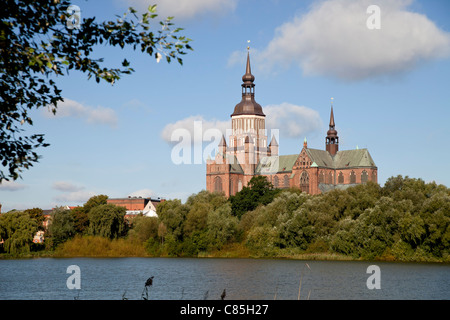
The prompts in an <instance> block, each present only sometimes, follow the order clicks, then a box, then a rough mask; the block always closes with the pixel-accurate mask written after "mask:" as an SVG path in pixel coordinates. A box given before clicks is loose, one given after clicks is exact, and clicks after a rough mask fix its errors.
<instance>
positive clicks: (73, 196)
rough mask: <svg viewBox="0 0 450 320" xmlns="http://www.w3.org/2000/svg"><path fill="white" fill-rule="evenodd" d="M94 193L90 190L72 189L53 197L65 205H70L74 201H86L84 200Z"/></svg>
mask: <svg viewBox="0 0 450 320" xmlns="http://www.w3.org/2000/svg"><path fill="white" fill-rule="evenodd" d="M95 195H96V193H95V192H92V191H84V190H79V191H73V192H66V193H63V194H60V195H57V196H55V197H54V198H53V199H54V200H56V201H58V202H59V203H63V204H65V205H71V204H74V203H86V201H88V200H89V198H91V197H93V196H95Z"/></svg>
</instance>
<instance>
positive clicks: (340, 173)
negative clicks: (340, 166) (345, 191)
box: [338, 171, 344, 184]
mask: <svg viewBox="0 0 450 320" xmlns="http://www.w3.org/2000/svg"><path fill="white" fill-rule="evenodd" d="M338 183H339V184H343V183H344V174H343V173H342V171H341V172H339V175H338Z"/></svg>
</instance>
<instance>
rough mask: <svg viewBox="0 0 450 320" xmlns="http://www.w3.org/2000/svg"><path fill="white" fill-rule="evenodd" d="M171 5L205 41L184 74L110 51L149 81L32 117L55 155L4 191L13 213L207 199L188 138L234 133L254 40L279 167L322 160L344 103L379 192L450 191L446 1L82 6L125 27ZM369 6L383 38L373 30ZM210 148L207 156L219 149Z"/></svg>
mask: <svg viewBox="0 0 450 320" xmlns="http://www.w3.org/2000/svg"><path fill="white" fill-rule="evenodd" d="M153 3H158V8H159V13H160V16H161V18H163V17H166V16H171V15H173V16H175V19H174V22H175V24H176V26H180V27H184V28H185V30H184V31H183V32H184V34H185V35H186V36H188V37H189V38H191V39H193V42H192V47H193V48H194V51H192V52H189V53H188V54H187V55H186V56H185V57H184V65H183V66H180V65H178V64H177V63H171V64H167V63H165V62H164V61H161V62H160V63H156V61H155V59H154V58H153V57H148V56H146V55H144V54H142V53H140V52H133V51H131V50H129V49H126V50H121V49H118V48H105V47H98V48H97V51H96V54H95V56H96V57H104V58H105V61H106V62H107V63H108V65H109V66H119V63H120V61H122V59H123V58H127V60H129V61H131V66H132V67H133V68H134V69H135V70H136V71H135V73H134V74H132V75H125V76H124V77H123V78H122V79H121V80H120V81H118V82H116V83H115V84H114V85H113V86H111V85H109V84H106V83H100V84H97V83H96V82H95V81H94V80H87V77H86V75H84V74H81V73H77V72H71V73H70V75H69V76H66V77H61V78H58V79H57V81H58V84H59V86H60V88H61V89H62V90H63V93H62V94H63V96H64V97H65V100H66V101H65V102H64V104H62V105H61V106H60V108H59V111H58V113H57V116H52V115H51V114H50V113H49V112H48V111H47V110H46V109H45V108H43V109H40V110H36V111H34V113H33V119H34V126H32V127H27V128H26V130H27V131H28V132H30V133H31V132H36V133H44V134H45V137H46V140H47V142H49V143H50V144H51V146H50V147H48V148H42V149H39V150H38V151H39V153H40V154H41V155H42V159H41V160H40V162H39V163H37V164H35V165H34V167H32V168H31V169H30V170H27V171H24V172H23V174H22V179H19V180H17V181H14V182H4V183H3V184H2V185H0V203H1V204H2V205H3V208H2V212H5V211H9V210H11V209H26V208H33V207H40V208H42V209H50V208H52V207H55V206H58V205H82V204H83V203H84V202H86V201H87V200H88V199H89V197H90V196H92V195H96V194H106V195H108V196H109V197H112V198H114V197H126V196H129V195H140V196H152V197H164V198H167V199H173V198H179V199H182V200H183V201H184V200H185V199H186V198H187V197H188V196H189V195H191V194H193V193H197V192H199V191H201V190H202V189H205V182H206V177H205V171H206V165H205V162H204V161H203V162H202V163H200V164H180V165H177V164H174V162H173V159H172V157H171V154H172V150H173V147H174V145H175V144H174V143H173V142H171V141H170V135H171V133H172V132H173V130H175V129H176V128H184V127H185V128H187V129H189V128H190V127H191V126H192V122H193V121H194V120H202V121H203V122H202V125H203V128H204V129H206V128H212V127H218V128H224V127H225V126H229V124H230V114H231V113H232V112H233V109H234V106H235V105H236V104H237V103H239V102H240V99H241V87H240V85H241V77H242V75H243V74H244V71H245V60H246V51H247V49H246V47H247V45H248V43H247V40H251V42H250V47H251V49H250V54H251V62H252V73H253V74H254V76H255V78H256V80H255V84H256V101H257V102H258V103H259V104H261V106H262V107H263V110H264V111H265V113H266V115H267V118H266V124H267V125H268V127H270V128H272V129H279V130H280V137H279V139H280V141H279V144H280V154H296V153H299V152H300V150H301V148H302V146H303V139H304V138H305V137H306V138H307V140H308V147H310V148H317V149H323V148H324V147H325V135H326V131H327V129H328V127H327V126H328V121H329V114H330V98H331V97H333V98H334V114H335V122H336V129H337V131H338V134H339V138H340V149H341V150H345V149H354V148H355V147H356V146H358V147H359V148H368V150H369V152H370V154H371V155H372V158H373V159H374V161H375V163H376V165H377V166H378V175H379V183H380V184H381V185H384V183H385V181H386V179H388V178H389V177H391V176H396V175H398V174H400V175H403V176H406V175H407V176H410V177H414V178H422V179H423V180H425V181H427V182H429V181H436V182H437V183H441V184H444V185H446V186H450V170H448V164H449V162H448V159H450V148H449V146H448V142H447V140H448V137H449V134H450V130H449V120H450V90H449V89H450V77H449V74H450V19H449V14H450V3H449V2H448V1H446V0H442V1H438V0H431V1H430V0H427V1H423V0H415V1H407V0H390V1H388V0H370V1H366V0H361V1H353V0H351V1H350V0H328V1H290V0H283V1H281V0H266V1H258V0H226V1H225V0H190V1H188V0H178V1H174V0H160V1H157V0H154V1H145V0H113V1H73V4H76V5H78V6H79V7H80V8H81V10H82V13H81V15H82V18H83V17H91V16H95V17H97V19H99V20H103V19H114V18H115V17H114V16H115V15H116V14H122V13H123V12H125V11H126V9H127V8H128V7H129V6H133V7H136V8H138V9H144V8H146V7H147V6H148V4H153ZM369 5H377V6H378V7H379V8H380V12H381V13H380V18H381V20H380V29H375V30H370V29H368V28H367V26H366V21H367V19H368V18H369V17H370V16H371V14H370V13H367V12H366V9H367V7H368V6H369ZM208 143H209V142H207V141H206V142H204V144H203V147H206V145H208Z"/></svg>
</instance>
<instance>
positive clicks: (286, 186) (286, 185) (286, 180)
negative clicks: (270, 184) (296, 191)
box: [284, 174, 289, 188]
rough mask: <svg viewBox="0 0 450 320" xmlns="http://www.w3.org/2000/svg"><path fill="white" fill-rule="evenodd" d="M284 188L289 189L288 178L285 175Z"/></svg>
mask: <svg viewBox="0 0 450 320" xmlns="http://www.w3.org/2000/svg"><path fill="white" fill-rule="evenodd" d="M284 187H285V188H289V176H288V175H287V174H286V175H284Z"/></svg>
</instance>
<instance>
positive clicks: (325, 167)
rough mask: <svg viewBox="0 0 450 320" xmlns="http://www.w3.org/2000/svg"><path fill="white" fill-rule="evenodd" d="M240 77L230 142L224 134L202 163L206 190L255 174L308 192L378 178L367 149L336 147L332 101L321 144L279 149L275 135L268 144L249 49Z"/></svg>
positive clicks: (226, 189) (233, 187) (232, 185)
mask: <svg viewBox="0 0 450 320" xmlns="http://www.w3.org/2000/svg"><path fill="white" fill-rule="evenodd" d="M242 81H243V83H242V100H241V102H239V103H238V104H237V105H236V106H235V108H234V112H233V113H232V114H231V135H230V137H229V143H228V144H227V142H226V140H225V137H224V136H223V137H222V140H221V141H220V143H219V146H218V152H217V153H216V156H215V158H214V159H208V160H207V163H206V189H207V190H208V191H210V192H223V193H224V194H225V195H226V196H227V197H229V196H231V195H234V194H236V192H238V191H240V190H241V189H242V188H243V187H244V186H246V185H247V184H248V182H249V181H250V179H251V178H252V177H253V176H259V175H262V176H265V177H266V178H267V179H268V181H269V182H271V183H272V184H273V186H274V187H275V188H281V189H283V188H299V189H301V190H302V192H306V193H309V194H319V193H323V192H326V191H329V190H332V189H344V188H347V187H349V186H353V185H356V184H361V183H365V182H367V181H373V182H377V170H378V169H377V167H376V165H375V163H374V161H373V159H372V157H371V156H370V153H369V151H368V150H367V149H358V148H357V149H355V150H339V137H338V133H337V131H336V128H335V126H336V125H335V122H334V114H333V105H331V113H330V123H329V130H328V131H327V135H326V137H325V150H322V149H312V148H309V147H308V143H307V141H306V138H305V140H304V141H303V148H302V149H301V151H300V153H298V154H292V155H279V154H278V142H277V140H276V138H275V136H273V137H272V139H271V141H270V142H269V144H267V143H268V139H267V135H266V128H265V117H266V116H265V114H264V112H263V110H262V107H261V106H260V105H259V104H258V103H257V102H256V101H255V84H254V81H255V77H254V76H253V75H252V73H251V68H250V53H247V65H246V72H245V74H244V76H243V77H242ZM280 130H282V128H281V129H280Z"/></svg>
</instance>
